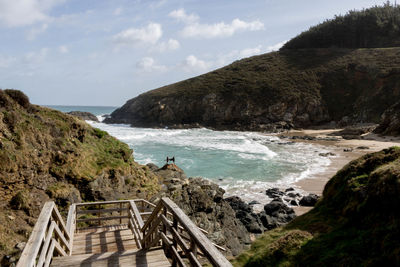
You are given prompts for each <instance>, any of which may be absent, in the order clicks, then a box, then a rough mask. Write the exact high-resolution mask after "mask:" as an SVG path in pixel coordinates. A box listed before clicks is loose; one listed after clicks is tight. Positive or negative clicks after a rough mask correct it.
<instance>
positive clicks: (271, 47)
mask: <svg viewBox="0 0 400 267" xmlns="http://www.w3.org/2000/svg"><path fill="white" fill-rule="evenodd" d="M286 43H287V40H286V41H283V42H280V43H277V44H274V45H270V46H268V47H267V49H266V51H265V52H272V51H277V50H279V49H281V47H282V46H283V45H284V44H286Z"/></svg>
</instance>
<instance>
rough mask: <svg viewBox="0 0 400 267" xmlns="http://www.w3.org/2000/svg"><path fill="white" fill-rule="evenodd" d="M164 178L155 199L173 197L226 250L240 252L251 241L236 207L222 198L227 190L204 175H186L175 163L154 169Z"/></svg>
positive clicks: (228, 252)
mask: <svg viewBox="0 0 400 267" xmlns="http://www.w3.org/2000/svg"><path fill="white" fill-rule="evenodd" d="M154 173H155V174H156V175H159V176H160V177H162V179H163V180H164V188H163V191H162V192H161V193H160V194H158V195H157V196H156V197H154V198H153V199H152V201H153V202H157V201H158V200H159V199H160V198H161V197H163V196H167V197H169V198H171V199H172V200H173V201H174V202H175V203H176V204H177V205H178V206H179V207H180V208H181V209H182V210H183V211H184V212H185V213H186V214H187V215H188V216H189V217H190V218H191V219H192V221H193V222H194V223H195V224H196V225H197V226H199V227H201V228H203V229H204V230H206V231H207V232H208V233H209V234H208V237H209V238H210V240H212V241H213V242H215V243H216V244H218V245H220V246H223V247H225V248H227V250H228V251H227V254H231V255H237V254H239V253H240V252H241V251H242V250H243V249H245V248H247V247H248V246H249V244H250V242H251V240H250V234H249V232H248V231H247V230H246V228H245V226H244V225H243V224H242V223H241V222H240V220H239V219H237V218H236V214H235V211H234V210H233V209H232V208H231V206H230V205H229V203H228V202H227V201H225V200H224V199H223V195H224V193H225V191H224V190H223V189H222V188H220V187H219V186H218V185H216V184H214V183H212V182H210V181H208V180H205V179H203V178H189V179H188V178H186V175H184V173H183V171H182V170H181V169H180V168H179V167H177V166H176V165H174V164H169V165H165V166H164V167H162V168H160V169H158V170H155V172H154Z"/></svg>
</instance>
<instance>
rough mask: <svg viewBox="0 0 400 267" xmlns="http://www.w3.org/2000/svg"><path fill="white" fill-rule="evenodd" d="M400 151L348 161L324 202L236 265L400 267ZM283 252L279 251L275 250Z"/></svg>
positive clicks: (328, 187)
mask: <svg viewBox="0 0 400 267" xmlns="http://www.w3.org/2000/svg"><path fill="white" fill-rule="evenodd" d="M399 207H400V148H399V147H393V148H390V149H385V150H383V151H380V152H377V153H373V154H367V155H365V156H363V157H361V158H359V159H357V160H354V161H352V162H350V163H349V164H348V165H347V166H345V167H344V168H343V169H342V170H340V171H339V172H338V173H337V174H336V175H335V176H334V177H333V178H332V179H331V180H330V181H329V182H328V184H327V185H326V186H325V189H324V192H323V198H322V200H321V201H320V202H319V203H317V205H316V207H315V208H314V209H312V210H311V211H310V212H308V213H306V214H304V215H303V216H300V217H298V218H296V219H295V220H294V221H293V222H291V223H290V224H289V225H287V226H286V227H285V228H283V229H278V230H274V231H271V232H268V233H266V234H264V236H263V237H262V238H260V239H259V240H257V241H256V242H254V244H253V245H252V248H251V249H250V250H249V251H247V252H245V253H243V254H242V255H241V256H239V257H238V258H237V260H236V262H235V264H236V265H237V266H399V265H400V208H399ZM277 248H279V249H277Z"/></svg>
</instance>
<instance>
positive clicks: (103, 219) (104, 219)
mask: <svg viewBox="0 0 400 267" xmlns="http://www.w3.org/2000/svg"><path fill="white" fill-rule="evenodd" d="M128 218H129V216H110V217H99V218H85V219H77V220H76V222H90V221H109V220H118V219H128Z"/></svg>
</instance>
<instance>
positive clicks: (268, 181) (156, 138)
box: [49, 106, 331, 204]
mask: <svg viewBox="0 0 400 267" xmlns="http://www.w3.org/2000/svg"><path fill="white" fill-rule="evenodd" d="M49 107H51V108H54V109H57V110H60V111H63V112H68V111H87V112H91V113H93V114H94V115H96V116H97V117H98V118H99V121H102V120H103V119H104V116H105V115H107V114H110V113H111V112H112V111H114V110H115V109H116V108H117V107H94V106H49ZM88 123H90V124H91V125H92V126H94V127H97V128H99V129H101V130H104V131H107V132H108V133H109V134H110V135H112V136H114V137H116V138H117V139H119V140H121V141H122V142H125V143H127V144H128V145H129V146H130V147H131V148H132V149H133V151H134V152H133V156H134V158H135V160H136V161H137V162H139V163H140V164H147V163H154V164H156V165H157V166H160V167H161V166H163V165H164V164H165V163H166V161H165V160H166V158H167V157H175V161H176V164H177V165H178V166H179V167H180V168H182V169H183V170H184V171H185V173H186V175H187V176H188V177H203V178H206V179H209V180H211V181H213V182H215V183H217V184H218V185H220V186H221V187H222V188H223V189H224V190H225V191H226V193H225V196H229V195H237V196H239V197H241V198H242V199H244V200H245V201H253V200H256V201H258V202H260V203H262V204H263V203H267V202H269V201H270V199H269V198H268V197H267V196H266V195H265V190H266V189H268V188H271V187H279V188H287V187H293V186H295V185H294V184H295V183H296V182H297V181H299V180H302V179H305V178H310V177H313V176H315V175H317V174H318V173H321V172H324V171H325V170H326V168H327V167H328V166H329V165H330V163H331V160H330V159H329V158H328V157H323V156H320V155H319V154H320V153H326V152H329V151H330V149H329V148H328V147H325V146H322V145H318V144H310V143H302V142H291V141H290V140H287V139H281V138H279V137H278V136H277V135H273V134H264V133H258V132H239V131H214V130H210V129H205V128H198V129H182V130H176V129H151V128H136V127H130V126H129V125H124V124H113V125H110V124H105V123H102V122H93V121H88ZM298 191H301V189H298Z"/></svg>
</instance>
